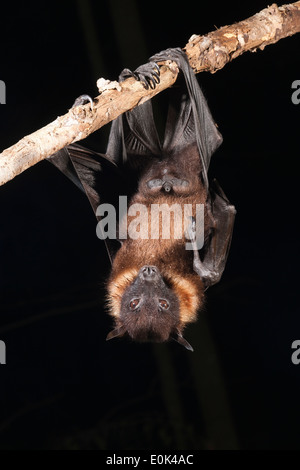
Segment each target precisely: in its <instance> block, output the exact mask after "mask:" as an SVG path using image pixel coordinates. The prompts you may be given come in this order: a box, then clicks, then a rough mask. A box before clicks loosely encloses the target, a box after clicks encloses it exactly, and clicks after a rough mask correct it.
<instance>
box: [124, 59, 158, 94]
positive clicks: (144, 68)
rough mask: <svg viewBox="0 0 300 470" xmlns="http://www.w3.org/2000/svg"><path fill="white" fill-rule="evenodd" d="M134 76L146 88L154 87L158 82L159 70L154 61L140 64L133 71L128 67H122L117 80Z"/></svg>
mask: <svg viewBox="0 0 300 470" xmlns="http://www.w3.org/2000/svg"><path fill="white" fill-rule="evenodd" d="M129 77H134V78H135V79H136V80H138V81H139V82H141V83H142V84H143V86H144V88H146V90H148V89H149V86H150V88H152V90H154V88H155V87H156V85H157V84H158V83H160V70H159V66H158V65H157V63H156V62H148V63H147V64H144V65H141V66H140V67H138V68H137V69H136V70H135V71H134V72H132V71H131V70H129V69H124V70H123V71H122V72H121V75H120V77H119V81H120V82H123V81H124V80H126V78H129Z"/></svg>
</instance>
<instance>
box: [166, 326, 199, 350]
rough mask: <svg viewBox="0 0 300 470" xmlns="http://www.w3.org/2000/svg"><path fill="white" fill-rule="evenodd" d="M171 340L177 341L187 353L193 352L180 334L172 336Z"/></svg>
mask: <svg viewBox="0 0 300 470" xmlns="http://www.w3.org/2000/svg"><path fill="white" fill-rule="evenodd" d="M171 338H172V339H174V341H177V343H179V344H181V345H182V346H184V347H185V348H186V349H188V350H189V351H192V352H193V351H194V349H193V348H192V346H191V345H190V343H189V342H188V341H187V340H186V339H185V338H184V337H183V336H182V334H181V333H180V332H179V331H178V332H177V333H176V334H175V335H174V336H172V337H171Z"/></svg>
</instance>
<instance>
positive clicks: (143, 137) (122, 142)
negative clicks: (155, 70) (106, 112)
mask: <svg viewBox="0 0 300 470" xmlns="http://www.w3.org/2000/svg"><path fill="white" fill-rule="evenodd" d="M146 65H148V64H146ZM121 79H122V75H121ZM161 151H162V150H161V145H160V141H159V137H158V134H157V130H156V126H155V123H154V118H153V111H152V104H151V102H150V101H147V102H146V103H144V104H141V105H140V106H138V107H136V108H134V109H133V110H132V111H129V112H126V113H124V114H122V116H119V117H118V118H117V119H115V120H114V121H113V122H112V126H111V131H110V135H109V140H108V146H107V150H106V154H107V155H108V156H109V158H110V159H111V160H112V161H113V162H115V163H116V164H117V165H122V164H123V163H126V162H127V161H130V162H132V161H135V160H137V159H138V160H141V163H143V160H145V158H146V159H147V157H157V156H159V155H161Z"/></svg>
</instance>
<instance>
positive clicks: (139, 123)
mask: <svg viewBox="0 0 300 470" xmlns="http://www.w3.org/2000/svg"><path fill="white" fill-rule="evenodd" d="M165 59H171V60H176V62H177V63H178V65H179V67H180V68H181V70H182V71H183V75H184V78H185V84H183V85H182V86H181V87H180V89H179V90H176V89H175V90H172V91H171V92H170V93H171V97H170V107H169V114H168V118H167V124H166V129H165V137H164V141H163V143H162V144H161V142H160V140H159V138H158V134H157V131H156V126H155V124H154V119H153V114H152V106H151V102H146V103H144V104H143V105H141V106H139V107H137V108H135V109H134V110H132V111H131V112H130V113H125V114H124V115H123V116H121V117H120V118H118V119H117V120H116V121H114V122H113V125H112V130H111V135H110V138H109V144H108V148H107V154H106V156H101V155H97V156H95V155H93V154H92V152H89V151H88V150H86V149H82V148H81V147H79V146H70V147H68V148H66V149H63V150H62V151H60V152H58V153H57V154H55V155H54V156H53V157H51V159H52V161H53V163H55V164H56V165H57V166H59V168H60V169H61V170H62V171H63V172H64V173H65V174H66V175H67V176H69V177H70V178H71V179H72V180H73V181H74V182H75V183H76V184H77V185H78V186H79V187H80V188H81V189H83V190H84V191H85V193H86V194H87V196H88V198H89V200H90V202H91V204H92V206H93V208H94V210H95V212H96V209H97V206H98V205H99V204H100V203H102V202H106V203H107V202H111V201H113V202H115V200H114V199H115V196H116V195H120V194H124V192H125V193H126V194H127V195H128V196H129V205H128V211H127V214H126V217H125V218H123V220H122V221H121V225H120V227H119V232H118V233H119V235H120V234H121V233H122V237H121V236H119V237H118V240H106V243H107V248H108V252H109V254H110V258H111V260H112V270H111V274H110V277H109V279H108V283H107V290H108V304H109V309H110V314H111V315H112V316H113V317H114V320H115V329H114V330H113V331H112V332H111V333H110V334H109V335H108V339H110V338H114V337H117V336H123V335H124V334H125V333H126V334H129V336H131V337H132V338H133V339H135V340H138V341H149V340H152V341H166V340H168V339H170V338H173V339H175V340H177V341H178V342H179V343H181V344H183V345H184V346H185V347H187V348H188V349H192V348H191V346H190V345H189V343H188V342H187V341H186V340H185V339H184V338H183V337H182V330H183V328H184V326H185V325H186V324H187V323H189V322H192V321H195V320H196V316H197V311H198V310H199V309H200V308H201V306H202V305H203V300H204V290H205V288H206V287H208V286H209V285H212V284H213V283H215V282H218V280H219V279H220V277H221V275H222V272H223V270H224V267H225V263H226V258H227V253H228V249H229V245H230V240H231V234H232V228H233V222H234V215H235V210H234V207H233V206H231V205H230V204H229V202H228V200H227V198H226V197H225V195H224V193H223V192H222V190H221V189H220V188H219V186H218V185H215V188H214V190H212V189H211V188H210V187H209V185H208V178H207V170H208V166H209V161H210V157H211V154H212V153H213V152H214V150H215V149H216V148H217V147H218V146H219V145H220V143H221V141H222V138H221V135H220V133H219V132H218V130H217V128H216V126H215V124H214V122H213V119H212V117H211V114H210V112H209V109H208V107H207V104H206V101H205V99H204V97H203V95H202V92H201V90H200V88H199V86H198V84H197V81H196V79H195V77H194V74H193V72H192V71H191V69H190V67H189V65H188V63H187V61H186V58H185V56H184V54H183V52H182V51H180V50H178V49H171V50H168V51H165V52H163V53H161V54H159V55H157V56H155V57H154V58H152V60H155V61H159V60H165ZM151 67H152V69H151ZM153 67H154V66H153V62H150V63H149V64H146V66H142V67H141V68H139V69H138V70H137V71H136V73H135V74H134V75H135V76H136V77H137V78H139V77H141V78H142V80H144V82H145V83H147V82H146V80H148V82H149V81H150V84H151V83H152V85H153V84H154V85H155V81H156V80H157V78H158V75H157V71H155V68H153ZM156 67H157V66H156ZM124 72H125V73H123V78H124V76H126V71H124ZM145 77H146V78H145ZM153 77H154V78H153ZM115 167H117V168H118V169H120V170H121V175H123V176H125V185H124V186H123V188H125V190H123V189H122V190H121V189H120V187H121V185H120V183H115V185H114V188H113V189H114V190H111V186H112V185H113V184H114V182H116V181H118V180H117V173H116V170H115ZM109 174H113V175H112V181H111V182H110V184H108V185H107V184H105V183H106V181H105V180H107V177H108V175H109ZM128 181H130V183H129V184H127V185H126V182H127V183H128ZM100 195H101V197H100ZM199 207H203V212H198V208H199ZM158 208H159V210H161V211H162V215H159V212H155V210H157V209H158ZM186 208H188V209H189V210H188V211H187V212H186V211H185V209H186ZM170 213H172V216H170ZM199 213H201V214H202V216H203V217H204V218H202V219H201V223H202V235H203V243H204V245H203V246H202V244H201V246H199V244H198V241H199V240H197V234H198V228H199V227H198V225H197V221H198V222H199V218H198V216H199ZM157 214H158V215H157ZM166 217H167V218H166ZM166 221H167V222H166ZM100 222H101V217H100ZM132 227H134V229H135V230H134V231H133V232H132ZM166 229H168V230H167V232H168V233H166ZM124 233H125V236H124ZM132 233H133V235H132ZM187 244H188V245H189V249H187ZM199 250H200V251H199Z"/></svg>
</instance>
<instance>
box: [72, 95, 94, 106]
mask: <svg viewBox="0 0 300 470" xmlns="http://www.w3.org/2000/svg"><path fill="white" fill-rule="evenodd" d="M87 103H91V108H92V109H93V106H94V103H93V100H92V98H91V97H90V95H80V96H78V98H76V100H75V101H74V103H73V106H72V108H76V106H82V105H83V104H87Z"/></svg>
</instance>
